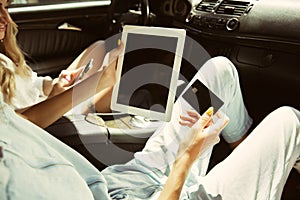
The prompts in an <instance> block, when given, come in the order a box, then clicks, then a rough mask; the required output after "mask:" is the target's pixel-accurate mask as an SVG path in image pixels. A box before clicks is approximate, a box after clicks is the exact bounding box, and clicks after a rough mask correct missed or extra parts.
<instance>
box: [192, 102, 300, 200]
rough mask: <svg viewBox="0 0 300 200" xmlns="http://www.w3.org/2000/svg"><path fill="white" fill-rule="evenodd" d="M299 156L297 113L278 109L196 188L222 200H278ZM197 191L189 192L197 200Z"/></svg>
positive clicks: (299, 120) (284, 108) (286, 109)
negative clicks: (219, 196)
mask: <svg viewBox="0 0 300 200" xmlns="http://www.w3.org/2000/svg"><path fill="white" fill-rule="evenodd" d="M299 155H300V112H299V111H297V110H295V109H293V108H290V107H281V108H279V109H277V110H275V111H273V112H272V113H271V114H269V115H268V116H267V117H266V118H265V119H264V120H263V121H262V122H261V123H260V124H259V125H258V126H257V127H256V128H255V129H254V131H253V132H252V133H251V134H250V135H249V136H248V137H247V138H246V139H245V141H243V142H242V143H241V144H240V145H239V146H238V147H237V148H236V149H235V150H234V151H233V152H232V153H231V155H229V156H228V157H227V158H226V159H225V160H224V161H223V162H221V163H220V164H218V165H217V166H215V167H214V168H213V169H212V170H211V171H210V172H209V173H208V174H207V175H206V176H205V177H201V178H199V184H200V185H202V186H204V188H205V190H206V192H208V193H209V194H212V195H216V194H220V195H221V196H222V199H224V200H235V199H236V200H266V199H272V200H280V198H281V194H282V190H283V187H284V184H285V182H286V180H287V178H288V175H289V173H290V171H291V169H292V167H293V166H294V164H295V162H296V160H297V158H298V157H299ZM197 187H198V186H196V187H195V186H194V188H193V189H192V188H190V189H191V190H194V191H195V192H194V193H193V192H192V194H193V195H192V196H193V199H199V198H198V197H199V196H200V194H197Z"/></svg>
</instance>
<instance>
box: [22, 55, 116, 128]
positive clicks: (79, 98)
mask: <svg viewBox="0 0 300 200" xmlns="http://www.w3.org/2000/svg"><path fill="white" fill-rule="evenodd" d="M115 65H116V61H115V62H113V63H112V64H111V65H110V66H109V67H107V69H106V70H105V71H104V72H103V74H102V76H101V72H96V73H95V74H93V75H92V76H90V77H89V78H87V79H85V80H83V81H82V82H80V83H79V84H77V85H75V86H74V87H72V88H69V89H67V90H66V91H64V92H61V93H60V94H58V95H56V96H53V97H52V98H49V99H47V100H45V101H43V102H41V103H39V104H36V105H34V106H32V107H30V108H28V109H27V110H26V111H24V112H23V113H22V116H23V117H24V118H26V119H28V120H29V121H31V122H33V123H35V124H36V125H38V126H40V127H41V128H45V127H47V126H49V125H50V124H52V123H53V122H55V121H56V120H57V119H59V118H60V117H61V116H63V114H64V113H66V112H67V111H69V110H70V109H71V108H72V107H73V106H76V105H78V104H79V103H81V102H83V101H84V100H86V99H88V98H89V97H91V96H93V95H95V94H96V93H98V92H100V91H102V90H103V89H105V88H108V87H113V85H112V84H111V82H112V81H107V80H108V79H114V77H111V76H109V75H111V73H110V74H109V75H107V71H110V72H111V70H114V68H115ZM74 95H76V98H73V96H74Z"/></svg>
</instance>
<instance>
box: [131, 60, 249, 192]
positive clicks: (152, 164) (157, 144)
mask: <svg viewBox="0 0 300 200" xmlns="http://www.w3.org/2000/svg"><path fill="white" fill-rule="evenodd" d="M195 79H199V80H201V81H202V82H203V83H204V84H205V85H206V86H207V87H208V88H209V89H210V90H211V91H212V92H213V93H214V94H216V95H217V96H218V97H219V98H220V99H221V100H222V101H223V102H224V105H223V106H222V108H221V110H222V112H223V113H225V114H226V115H227V116H228V117H229V118H230V122H229V124H228V125H227V126H226V128H225V129H224V130H223V132H222V135H223V137H224V138H225V140H226V141H227V142H235V141H237V140H239V139H240V138H241V137H242V136H243V135H244V134H245V133H246V132H247V130H248V129H249V127H250V126H251V124H252V119H251V118H250V117H249V115H248V113H247V110H246V108H245V106H244V103H243V98H242V94H241V90H240V85H239V77H238V73H237V71H236V69H235V67H234V65H233V64H232V63H231V62H230V61H229V60H228V59H227V58H225V57H215V58H212V59H210V60H209V61H208V62H206V63H205V64H204V65H203V66H202V67H201V69H200V70H199V71H198V73H197V74H196V75H195V76H194V78H193V79H192V81H191V83H190V85H191V84H192V83H193V82H194V80H195ZM187 87H189V85H188V86H187ZM187 109H192V108H191V106H190V105H189V104H188V103H187V102H186V101H185V100H184V99H183V98H182V97H179V98H178V100H177V101H176V103H175V105H174V108H173V113H172V119H171V121H170V122H169V123H165V124H164V125H163V126H162V127H160V128H159V129H158V130H157V131H156V132H155V133H154V134H153V135H152V137H150V139H149V140H148V142H147V144H146V146H145V148H144V149H143V151H142V152H138V153H136V154H135V162H137V163H139V164H141V165H143V166H145V167H147V168H150V169H151V168H153V169H159V170H160V171H161V172H162V173H163V174H164V175H165V176H168V175H169V172H170V169H171V166H172V164H173V161H174V159H175V157H176V155H177V150H178V146H179V144H180V142H181V141H182V140H183V139H184V137H185V136H186V134H187V133H188V132H189V128H188V127H183V126H180V125H179V117H180V114H186V110H187ZM211 151H212V148H211V149H209V150H208V151H207V152H205V153H204V154H203V155H202V156H201V157H200V158H199V160H198V161H197V162H196V163H195V164H194V165H193V167H192V170H191V173H190V176H189V177H188V180H187V181H186V186H188V187H189V186H192V185H195V183H197V180H196V179H197V177H199V176H200V177H201V176H204V175H205V174H206V171H207V167H208V163H209V159H210V155H211Z"/></svg>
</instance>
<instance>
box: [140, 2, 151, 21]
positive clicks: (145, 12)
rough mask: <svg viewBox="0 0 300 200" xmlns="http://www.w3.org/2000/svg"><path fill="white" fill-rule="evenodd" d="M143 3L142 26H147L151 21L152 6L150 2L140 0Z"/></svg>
mask: <svg viewBox="0 0 300 200" xmlns="http://www.w3.org/2000/svg"><path fill="white" fill-rule="evenodd" d="M140 2H141V14H142V15H141V18H140V19H141V20H140V23H141V24H142V25H147V24H148V23H149V21H150V6H149V0H140Z"/></svg>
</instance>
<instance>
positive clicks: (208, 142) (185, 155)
mask: <svg viewBox="0 0 300 200" xmlns="http://www.w3.org/2000/svg"><path fill="white" fill-rule="evenodd" d="M216 115H217V118H218V119H217V120H216V121H215V122H213V123H212V116H213V108H212V107H211V108H209V109H208V110H207V111H206V112H205V113H204V114H203V115H202V116H201V117H199V116H200V115H194V113H191V115H190V114H189V116H190V118H189V117H188V118H181V120H182V121H181V122H180V124H184V125H185V126H186V125H187V126H190V127H191V129H190V135H189V137H188V140H185V141H183V142H182V143H181V144H180V145H179V150H178V154H177V157H176V160H175V162H174V164H173V166H172V169H171V172H170V174H169V177H168V179H167V181H166V184H165V186H164V188H163V190H162V192H161V193H160V196H159V198H158V199H159V200H164V199H170V200H175V199H179V197H180V193H181V190H182V187H183V184H184V183H185V180H186V177H187V176H188V174H189V169H190V168H191V166H192V165H193V163H194V161H195V160H196V159H197V158H198V157H199V155H201V153H202V152H204V151H205V149H207V148H208V147H210V146H212V145H214V144H216V143H218V142H219V133H220V132H221V130H222V129H223V128H224V127H225V126H226V124H227V123H228V121H229V119H228V117H226V116H225V115H221V114H216ZM185 119H186V120H185ZM195 119H198V120H196V121H197V123H196V122H195ZM192 124H193V125H192Z"/></svg>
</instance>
